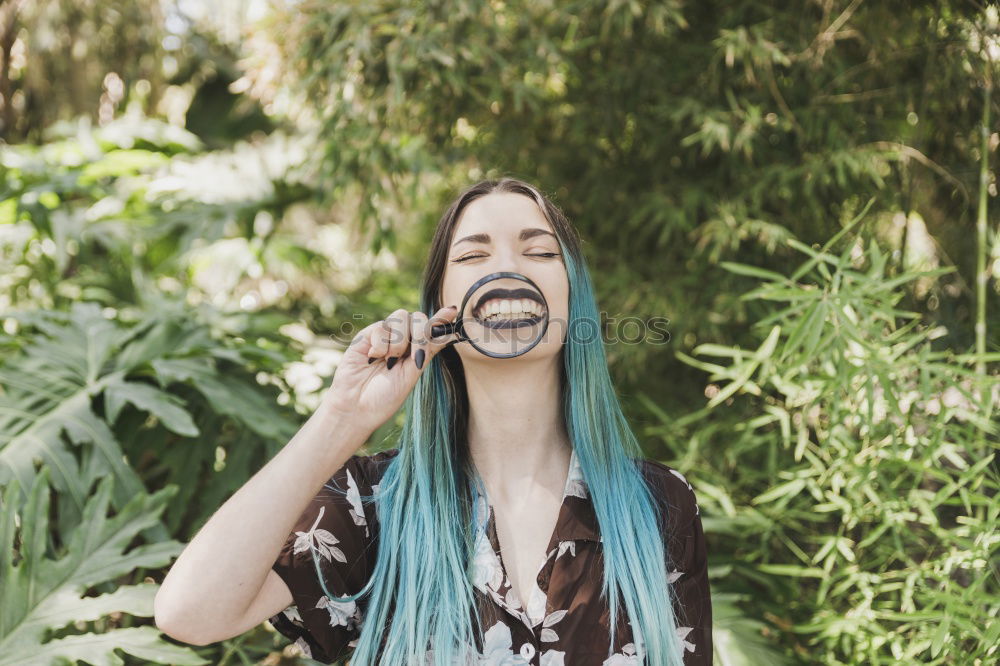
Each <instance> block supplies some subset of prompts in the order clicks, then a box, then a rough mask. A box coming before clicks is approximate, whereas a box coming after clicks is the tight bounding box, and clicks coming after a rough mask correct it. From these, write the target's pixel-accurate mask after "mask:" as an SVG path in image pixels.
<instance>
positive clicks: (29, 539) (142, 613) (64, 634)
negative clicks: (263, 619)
mask: <svg viewBox="0 0 1000 666" xmlns="http://www.w3.org/2000/svg"><path fill="white" fill-rule="evenodd" d="M113 483H114V480H113V479H112V478H111V477H105V478H103V479H102V480H101V481H100V482H99V484H98V486H97V491H96V492H95V493H94V494H93V495H90V496H89V497H88V499H87V503H86V506H85V508H84V511H83V516H82V517H81V520H79V521H77V522H76V523H75V524H74V525H73V526H72V527H71V528H69V529H68V530H66V531H62V530H59V531H58V532H57V534H58V537H59V538H58V542H57V543H58V544H59V545H58V546H57V552H50V547H49V544H50V542H51V534H50V527H49V504H50V501H51V500H50V492H51V489H50V486H49V469H48V468H47V467H44V468H43V469H42V471H41V472H40V473H39V474H38V476H37V477H36V478H35V479H34V481H33V485H32V486H31V487H30V492H28V497H27V501H26V502H23V503H22V501H21V495H22V493H21V491H22V488H21V487H20V485H19V481H18V480H16V479H15V480H14V481H13V482H11V483H10V484H9V485H7V486H6V487H5V490H4V493H3V507H2V512H0V541H2V544H3V546H2V549H0V578H2V579H3V582H4V584H3V594H2V595H0V596H2V598H0V603H2V604H3V613H2V614H0V664H3V665H4V666H21V665H22V664H29V663H30V664H57V663H66V661H67V660H68V661H69V663H71V664H76V663H77V662H78V661H81V660H82V661H84V662H86V663H88V664H107V665H121V664H124V663H125V662H124V661H122V659H121V658H120V657H119V656H118V655H117V654H115V650H116V649H120V650H122V651H124V652H126V653H128V654H130V655H134V656H136V657H139V658H141V659H143V660H144V661H145V662H146V663H149V662H154V663H161V664H162V663H170V664H178V665H184V666H194V665H195V664H205V663H208V662H207V660H205V659H202V658H201V657H199V656H198V655H197V654H195V653H194V651H192V650H190V649H187V648H183V647H179V646H177V645H173V644H171V643H168V642H167V641H165V640H163V639H162V638H161V637H160V635H159V632H158V631H156V630H155V629H153V628H150V627H128V626H121V624H119V623H118V622H108V620H107V617H108V616H109V615H118V616H120V615H121V614H122V613H127V614H129V615H132V616H135V617H150V616H152V614H153V597H154V595H155V593H156V585H153V584H149V583H143V584H138V585H130V584H127V585H115V588H116V589H114V590H113V591H111V592H106V593H103V594H98V595H97V596H86V594H85V593H86V592H87V591H88V590H91V589H94V588H97V589H101V588H103V587H106V586H108V585H110V584H112V583H115V582H117V581H118V580H119V579H120V578H123V577H128V576H130V575H132V574H133V572H134V571H135V570H136V569H137V568H139V567H162V566H165V565H166V564H168V563H169V562H170V560H171V559H172V558H173V557H174V556H175V555H177V554H178V553H179V552H180V550H181V544H179V543H177V542H176V541H161V542H158V543H151V544H146V545H141V546H135V547H133V548H129V546H130V544H131V543H132V540H133V539H134V538H136V537H137V536H138V535H139V534H140V533H142V532H144V531H145V530H147V529H149V528H150V527H152V526H153V525H155V524H156V523H157V522H158V520H159V516H160V514H161V513H162V512H163V510H164V508H166V506H167V505H166V500H167V498H168V497H169V496H170V495H171V494H172V493H173V491H174V490H175V489H167V490H161V491H160V492H157V493H154V494H152V495H147V494H145V493H139V494H137V495H135V496H134V497H132V499H131V500H130V501H129V502H128V503H127V504H126V505H124V506H122V507H121V509H120V510H119V511H118V512H117V513H116V514H115V515H114V516H113V517H109V516H108V515H107V514H108V508H109V502H110V499H111V494H112V490H111V487H112V485H113ZM15 560H16V561H15ZM91 623H94V625H93V626H92V625H91ZM74 628H75V629H84V628H93V629H97V630H96V631H88V632H87V633H78V632H75V631H73V629H74Z"/></svg>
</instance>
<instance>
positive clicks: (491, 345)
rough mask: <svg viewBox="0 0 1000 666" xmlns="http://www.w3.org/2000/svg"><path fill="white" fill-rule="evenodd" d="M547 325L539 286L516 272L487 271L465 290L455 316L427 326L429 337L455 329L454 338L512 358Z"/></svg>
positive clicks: (526, 348) (545, 305)
mask: <svg viewBox="0 0 1000 666" xmlns="http://www.w3.org/2000/svg"><path fill="white" fill-rule="evenodd" d="M548 328H549V305H548V302H547V301H546V300H545V296H543V295H542V290H541V289H539V288H538V285H536V284H535V283H534V282H532V281H531V280H530V279H529V278H528V277H526V276H524V275H521V274H520V273H511V272H506V271H504V272H499V273H490V274H489V275H484V276H483V277H481V278H479V279H478V280H476V282H475V283H474V284H473V285H472V286H471V287H469V290H468V291H467V292H465V297H464V298H463V299H462V306H461V308H460V309H459V314H458V318H457V319H456V320H455V321H453V322H448V323H447V324H439V325H437V326H432V327H431V337H434V338H436V337H439V336H442V335H447V334H449V333H456V332H457V333H458V335H459V339H458V340H457V342H468V343H469V344H470V345H472V347H473V348H474V349H475V350H476V351H478V352H480V353H481V354H485V355H486V356H490V357H492V358H513V357H515V356H520V355H521V354H525V353H527V352H528V351H530V350H531V349H533V348H534V346H535V345H537V344H538V343H539V342H540V341H541V339H542V338H543V337H545V331H547V330H548Z"/></svg>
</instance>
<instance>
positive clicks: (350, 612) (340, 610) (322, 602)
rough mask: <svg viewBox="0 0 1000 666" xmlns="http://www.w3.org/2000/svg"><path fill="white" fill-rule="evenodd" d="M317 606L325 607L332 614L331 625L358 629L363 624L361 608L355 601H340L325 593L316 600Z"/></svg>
mask: <svg viewBox="0 0 1000 666" xmlns="http://www.w3.org/2000/svg"><path fill="white" fill-rule="evenodd" d="M316 608H323V609H325V610H326V611H327V612H328V613H329V614H330V626H331V627H347V628H348V629H356V628H358V627H359V626H360V624H361V609H360V608H358V604H357V603H356V602H354V601H338V600H337V599H331V598H330V597H328V596H326V595H325V594H324V595H323V596H322V597H320V598H319V601H317V602H316Z"/></svg>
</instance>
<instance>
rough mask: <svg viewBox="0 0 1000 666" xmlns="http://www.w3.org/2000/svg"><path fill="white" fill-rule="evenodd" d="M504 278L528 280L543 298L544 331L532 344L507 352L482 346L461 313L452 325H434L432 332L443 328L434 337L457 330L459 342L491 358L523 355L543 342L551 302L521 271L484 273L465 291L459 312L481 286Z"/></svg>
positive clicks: (547, 327) (462, 310)
mask: <svg viewBox="0 0 1000 666" xmlns="http://www.w3.org/2000/svg"><path fill="white" fill-rule="evenodd" d="M502 278H512V279H515V280H522V281H523V282H527V283H528V284H530V285H531V286H532V287H534V288H535V291H537V292H538V296H539V298H541V299H542V305H544V306H545V323H544V324H543V325H542V331H541V333H539V334H538V337H536V338H535V340H534V341H533V342H532V343H531V344H530V345H528V346H527V347H526V348H524V349H522V350H520V351H516V352H510V353H506V354H504V353H500V352H493V351H489V350H487V349H483V348H482V347H480V346H479V345H477V344H476V343H474V342H473V341H472V340H471V339H470V338H469V336H468V335H466V333H465V326H464V317H462V315H461V314H459V319H458V321H457V322H455V323H454V324H453V325H452V326H449V325H448V324H445V325H443V326H435V327H433V328H432V329H431V332H432V333H434V331H435V330H441V332H440V333H437V334H435V335H434V337H437V336H438V335H445V334H447V333H452V332H457V333H458V334H459V335H460V336H461V340H459V341H458V342H468V343H469V344H470V345H472V347H473V348H474V349H475V350H476V351H477V352H479V353H480V354H484V355H486V356H489V357H491V358H514V357H515V356H521V355H522V354H526V353H527V352H529V351H531V350H532V349H533V348H534V347H535V345H537V344H538V343H539V342H541V340H542V338H544V337H545V333H546V331H548V330H549V302H548V301H547V300H546V298H545V294H543V293H542V290H541V289H539V288H538V285H537V284H535V282H534V281H533V280H532V279H531V278H529V277H528V276H527V275H521V274H520V273H513V272H511V271H499V272H496V273H490V274H488V275H484V276H483V277H481V278H479V279H478V280H476V281H475V282H474V283H472V286H471V287H469V289H468V291H466V292H465V297H464V298H463V299H462V308H461V310H459V312H460V313H464V312H465V306H466V305H467V304H468V303H469V299H470V298H472V295H473V294H474V293H476V291H477V290H478V289H479V288H480V287H481V286H483V285H484V284H486V283H487V282H491V281H493V280H499V279H502Z"/></svg>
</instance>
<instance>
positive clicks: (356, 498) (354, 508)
mask: <svg viewBox="0 0 1000 666" xmlns="http://www.w3.org/2000/svg"><path fill="white" fill-rule="evenodd" d="M346 471H347V501H348V502H350V503H351V508H350V510H349V511H348V513H349V514H350V515H351V518H352V519H353V520H354V524H355V525H364V526H365V536H369V534H368V521H367V520H366V518H365V509H364V507H363V506H362V505H361V493H360V491H359V490H358V484H357V482H356V481H355V480H354V476H353V475H352V474H351V470H346Z"/></svg>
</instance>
